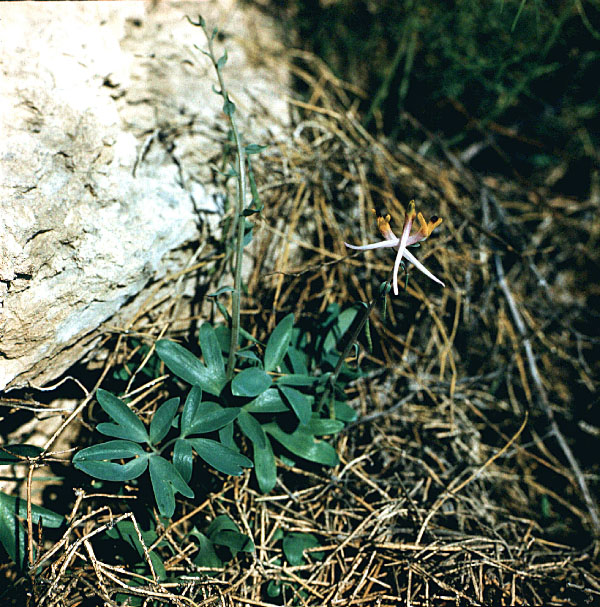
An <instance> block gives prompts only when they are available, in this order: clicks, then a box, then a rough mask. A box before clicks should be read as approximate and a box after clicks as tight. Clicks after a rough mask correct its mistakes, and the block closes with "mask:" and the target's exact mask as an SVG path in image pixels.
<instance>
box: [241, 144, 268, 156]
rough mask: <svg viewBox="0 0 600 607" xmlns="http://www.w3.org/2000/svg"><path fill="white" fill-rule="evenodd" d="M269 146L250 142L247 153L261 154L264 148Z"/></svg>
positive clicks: (246, 148)
mask: <svg viewBox="0 0 600 607" xmlns="http://www.w3.org/2000/svg"><path fill="white" fill-rule="evenodd" d="M268 147H269V146H268V145H258V144H257V143H249V144H248V145H247V146H246V147H245V150H246V154H248V155H249V156H250V155H251V154H260V153H261V152H262V151H263V150H266V149H267V148H268Z"/></svg>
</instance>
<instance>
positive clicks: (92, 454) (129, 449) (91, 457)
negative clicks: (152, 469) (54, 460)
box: [73, 440, 147, 464]
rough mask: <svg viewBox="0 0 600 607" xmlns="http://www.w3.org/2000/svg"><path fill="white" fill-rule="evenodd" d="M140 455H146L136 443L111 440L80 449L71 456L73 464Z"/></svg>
mask: <svg viewBox="0 0 600 607" xmlns="http://www.w3.org/2000/svg"><path fill="white" fill-rule="evenodd" d="M142 455H147V453H146V452H145V451H144V449H142V447H140V446H139V445H138V444H137V443H132V442H131V441H128V440H111V441H108V442H106V443H98V444H97V445H92V446H91V447H86V448H85V449H81V451H78V452H77V453H76V454H75V455H74V456H73V463H75V464H76V463H78V462H82V461H101V460H113V459H125V458H128V457H137V456H142Z"/></svg>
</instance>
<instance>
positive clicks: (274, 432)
mask: <svg viewBox="0 0 600 607" xmlns="http://www.w3.org/2000/svg"><path fill="white" fill-rule="evenodd" d="M263 429H264V430H265V432H267V434H270V435H271V436H272V437H273V438H274V439H275V440H276V441H278V442H279V443H281V444H282V445H283V446H284V447H285V448H286V449H287V450H288V451H290V452H291V453H293V454H294V455H297V456H298V457H302V458H304V459H307V460H309V461H311V462H316V463H317V464H323V465H324V466H336V465H337V464H338V463H339V459H338V456H337V453H336V452H335V449H334V448H333V447H332V446H331V445H330V444H329V443H326V442H325V441H317V440H315V438H314V436H313V435H312V434H310V432H309V431H308V430H307V429H306V428H305V427H303V426H299V427H298V428H297V429H296V430H295V431H294V432H292V434H288V433H287V432H284V431H283V430H282V429H281V428H280V427H279V426H278V425H277V424H276V423H274V422H272V423H270V424H266V425H264V426H263Z"/></svg>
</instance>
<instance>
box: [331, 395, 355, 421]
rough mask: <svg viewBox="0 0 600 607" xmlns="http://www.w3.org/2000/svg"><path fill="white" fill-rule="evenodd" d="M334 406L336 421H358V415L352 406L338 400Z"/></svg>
mask: <svg viewBox="0 0 600 607" xmlns="http://www.w3.org/2000/svg"><path fill="white" fill-rule="evenodd" d="M334 406H335V418H336V419H339V420H340V421H343V422H346V423H350V422H353V421H356V419H357V418H358V413H357V412H356V411H355V410H354V409H353V408H352V407H351V406H350V405H347V404H346V403H344V402H341V401H338V400H336V401H335V403H334Z"/></svg>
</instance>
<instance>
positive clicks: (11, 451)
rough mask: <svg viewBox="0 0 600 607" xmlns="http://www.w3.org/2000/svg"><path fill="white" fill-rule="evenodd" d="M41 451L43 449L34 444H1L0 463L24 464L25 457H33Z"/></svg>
mask: <svg viewBox="0 0 600 607" xmlns="http://www.w3.org/2000/svg"><path fill="white" fill-rule="evenodd" d="M42 452H43V449H42V448H41V447H36V446H35V445H26V444H22V443H17V444H12V445H2V446H1V447H0V464H11V465H12V464H26V463H27V458H35V457H37V456H38V455H39V454H40V453H42ZM21 458H25V459H21Z"/></svg>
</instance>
